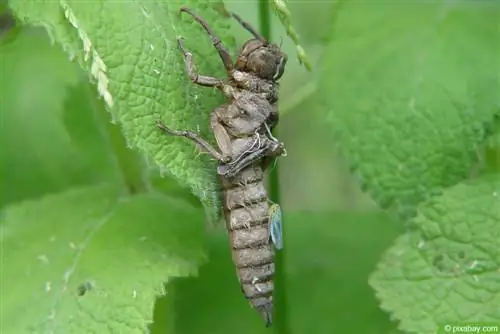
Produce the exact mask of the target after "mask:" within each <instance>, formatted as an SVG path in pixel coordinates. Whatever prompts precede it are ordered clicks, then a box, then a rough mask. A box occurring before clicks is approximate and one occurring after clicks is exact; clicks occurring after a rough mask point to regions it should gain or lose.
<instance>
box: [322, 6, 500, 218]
mask: <svg viewBox="0 0 500 334" xmlns="http://www.w3.org/2000/svg"><path fill="white" fill-rule="evenodd" d="M499 15H500V2H498V1H491V2H467V1H466V2H463V1H462V2H445V1H439V2H403V1H402V2H399V3H398V2H396V3H395V2H391V3H390V4H389V3H387V4H384V3H381V2H380V1H368V2H367V1H364V2H358V1H346V2H345V3H344V4H343V5H342V7H341V9H340V11H339V13H338V15H337V18H336V21H335V22H334V23H333V27H332V30H331V32H332V33H334V38H333V40H332V43H331V44H330V46H329V48H328V50H327V51H326V54H325V55H324V58H323V69H322V71H321V72H320V73H321V75H322V77H321V80H320V84H319V87H320V90H321V93H320V94H321V95H322V100H323V102H324V103H325V105H326V106H327V108H328V110H329V113H328V117H329V121H330V126H331V128H332V130H333V131H334V132H335V133H336V135H337V137H338V143H339V145H340V147H341V148H342V150H343V151H344V154H345V155H346V157H347V158H348V160H349V162H350V164H351V167H352V168H353V169H354V171H355V173H356V175H357V176H358V178H359V179H360V181H361V183H362V185H363V187H364V188H366V189H367V190H368V192H369V193H370V194H371V195H372V196H373V197H374V198H375V200H377V201H378V202H379V204H380V205H381V206H383V207H388V206H391V205H393V206H394V207H395V208H397V209H399V211H400V213H402V214H413V213H414V210H415V205H416V204H417V203H419V202H420V201H422V200H423V199H425V198H426V196H427V194H429V193H431V192H433V193H434V192H436V191H437V190H438V189H440V188H441V187H446V186H450V185H453V184H455V183H457V182H460V181H461V180H463V179H465V178H466V177H467V176H468V173H469V170H470V168H471V167H472V166H473V165H474V163H475V162H476V159H477V155H476V148H477V146H478V145H479V144H480V143H481V142H482V141H483V140H484V137H485V129H484V127H485V125H487V123H488V122H490V121H492V119H493V115H494V114H495V113H498V112H499V111H500V109H499V108H498V106H499V104H498V101H499V100H498V92H499V91H500V79H499V76H498V73H500V62H499V61H498V60H499V59H500V49H499V48H498V47H497V46H498V40H499V37H500V35H499V34H500V30H498V17H499ZM325 117H326V115H325Z"/></svg>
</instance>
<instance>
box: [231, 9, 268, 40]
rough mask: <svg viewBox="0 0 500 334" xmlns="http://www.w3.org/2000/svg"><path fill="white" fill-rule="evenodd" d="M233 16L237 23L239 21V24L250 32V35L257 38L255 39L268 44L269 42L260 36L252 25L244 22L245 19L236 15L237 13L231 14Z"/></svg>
mask: <svg viewBox="0 0 500 334" xmlns="http://www.w3.org/2000/svg"><path fill="white" fill-rule="evenodd" d="M231 15H232V16H233V17H234V19H235V20H236V21H238V23H239V24H241V26H242V27H243V28H245V30H246V31H248V32H249V33H251V34H252V35H254V36H255V38H257V39H258V40H259V41H262V42H264V43H266V44H267V43H268V42H267V39H265V38H264V37H263V36H262V35H261V34H259V33H258V32H257V31H256V30H255V29H254V28H253V27H252V26H251V25H250V23H248V22H246V21H243V19H242V18H241V17H240V16H239V15H238V14H235V13H231Z"/></svg>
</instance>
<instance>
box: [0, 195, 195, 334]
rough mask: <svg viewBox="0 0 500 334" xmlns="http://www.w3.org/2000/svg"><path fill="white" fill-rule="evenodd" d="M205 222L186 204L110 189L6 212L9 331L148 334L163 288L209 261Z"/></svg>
mask: <svg viewBox="0 0 500 334" xmlns="http://www.w3.org/2000/svg"><path fill="white" fill-rule="evenodd" d="M203 217H204V215H203V211H202V210H201V209H195V208H193V207H192V206H191V205H189V204H187V203H185V202H183V201H180V200H178V199H173V198H170V197H167V196H164V195H160V194H154V193H152V194H143V195H138V196H134V197H123V196H122V195H120V192H119V191H118V190H117V189H114V188H113V187H108V186H95V187H88V188H80V189H74V190H70V191H66V192H63V193H60V194H56V195H50V196H46V197H44V198H42V199H40V200H37V201H28V202H22V203H19V204H16V205H12V206H10V207H7V208H6V209H5V210H4V211H3V212H2V221H1V225H0V229H1V234H0V235H1V240H0V242H1V244H2V277H1V285H2V308H1V311H0V322H1V323H2V330H3V331H4V332H5V333H19V334H21V333H91V332H92V333H103V334H104V333H145V332H146V329H147V326H148V325H149V324H150V323H151V322H152V318H153V306H154V302H155V299H156V297H157V296H161V295H164V294H165V291H164V288H163V286H164V285H163V284H164V283H165V282H166V281H168V280H169V279H170V278H171V277H175V276H186V275H192V274H194V273H196V270H197V268H198V265H199V263H200V262H201V261H202V260H203V259H204V255H203V252H202V249H201V245H202V237H203V228H202V227H203ZM167 289H168V287H167ZM167 292H168V291H167ZM165 316H167V315H165Z"/></svg>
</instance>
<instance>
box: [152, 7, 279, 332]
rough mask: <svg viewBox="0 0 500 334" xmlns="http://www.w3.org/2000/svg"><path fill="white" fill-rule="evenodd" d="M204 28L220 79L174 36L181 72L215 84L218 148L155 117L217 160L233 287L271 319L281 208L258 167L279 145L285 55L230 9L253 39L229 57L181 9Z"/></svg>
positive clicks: (263, 166)
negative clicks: (202, 69) (221, 70)
mask: <svg viewBox="0 0 500 334" xmlns="http://www.w3.org/2000/svg"><path fill="white" fill-rule="evenodd" d="M180 11H181V12H185V13H188V14H189V15H191V16H192V17H193V18H194V19H195V20H196V21H197V22H198V23H200V24H201V26H202V27H203V28H204V30H205V31H206V32H207V34H208V35H209V36H210V38H211V39H212V43H213V45H214V47H215V49H216V50H217V52H218V53H219V56H220V58H221V59H222V62H223V64H224V67H225V68H226V71H227V76H228V78H227V80H222V79H218V78H214V77H210V76H205V75H201V74H198V73H197V72H196V69H195V66H194V63H193V59H192V54H191V53H190V52H189V51H188V50H187V49H186V47H185V46H184V40H183V39H182V38H179V39H178V44H179V48H180V50H181V51H182V53H183V55H184V63H185V67H186V72H187V73H188V75H189V78H190V79H191V81H192V82H193V83H195V84H198V85H202V86H207V87H215V88H218V89H219V90H220V91H222V92H223V94H224V95H225V97H226V99H227V102H226V103H225V104H223V105H222V106H220V107H218V108H216V109H215V110H214V111H213V112H212V114H211V121H210V126H211V129H212V131H213V134H214V136H215V139H216V142H217V145H218V149H217V148H214V147H213V146H211V145H210V143H209V142H208V141H206V140H205V139H203V138H201V137H200V136H199V134H198V133H196V132H193V131H186V130H173V129H170V128H168V127H167V126H165V125H164V124H163V123H161V122H158V127H159V128H160V129H162V130H163V131H165V132H166V133H167V134H169V135H173V136H182V137H186V138H188V139H189V140H191V141H193V142H195V143H196V144H198V146H199V147H201V148H202V149H203V150H204V151H206V152H207V153H209V154H210V155H211V156H212V157H213V158H214V159H216V160H217V161H218V162H219V164H218V167H217V173H218V175H219V179H220V184H221V197H222V211H223V213H224V217H225V219H226V227H227V229H228V232H229V236H230V242H231V247H232V257H233V262H234V263H235V266H236V271H237V275H238V278H239V280H240V283H241V288H242V291H243V293H244V294H245V296H246V298H247V299H248V300H249V301H250V304H251V305H252V307H254V308H255V309H256V310H257V311H258V312H259V313H260V314H261V315H262V317H263V318H264V321H265V323H266V325H270V324H271V322H272V310H273V291H274V285H273V277H274V256H275V249H281V248H282V247H283V238H282V235H281V230H282V229H281V210H280V207H279V205H277V204H273V203H271V202H270V200H269V197H268V195H267V192H266V189H265V187H264V183H263V177H264V170H265V169H266V168H267V167H268V166H269V165H270V163H271V162H272V161H273V160H274V159H275V158H276V157H278V156H281V155H284V154H285V152H286V151H285V148H284V145H283V144H282V143H281V142H279V141H278V140H277V139H276V138H275V137H273V135H272V134H271V130H272V128H273V127H274V126H276V124H277V122H278V106H277V102H278V88H279V85H278V83H277V80H279V79H280V78H281V76H282V75H283V72H284V69H285V64H286V61H287V56H286V55H285V54H284V53H283V52H282V51H281V50H280V48H279V47H278V46H277V45H276V44H272V43H269V42H268V41H267V40H266V39H265V38H264V37H262V36H261V35H259V34H258V33H257V32H256V31H255V30H254V29H253V28H252V27H251V26H250V25H249V24H248V23H246V22H244V21H243V20H242V19H241V18H240V17H239V16H237V15H236V14H232V15H233V17H234V18H235V19H236V20H237V21H238V22H239V23H240V24H241V25H242V26H243V27H244V28H245V29H246V30H247V31H249V32H250V33H251V34H252V35H253V36H254V38H253V39H250V40H248V41H247V42H246V43H245V44H243V46H242V48H241V50H240V53H239V55H238V58H237V60H236V61H235V62H234V64H233V62H232V60H231V56H230V55H229V53H228V51H227V50H226V49H225V47H224V46H223V44H222V42H221V41H220V39H219V38H218V37H216V36H215V35H214V33H213V32H212V30H211V28H210V27H209V26H208V24H207V23H206V22H205V20H204V19H203V18H201V17H200V16H198V15H196V14H195V13H194V12H192V11H191V10H190V9H188V8H184V7H183V8H181V9H180Z"/></svg>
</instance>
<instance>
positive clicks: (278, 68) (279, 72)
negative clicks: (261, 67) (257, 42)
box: [273, 56, 287, 80]
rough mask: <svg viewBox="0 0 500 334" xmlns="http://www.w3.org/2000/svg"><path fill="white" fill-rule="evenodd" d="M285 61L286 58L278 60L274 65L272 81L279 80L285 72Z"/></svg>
mask: <svg viewBox="0 0 500 334" xmlns="http://www.w3.org/2000/svg"><path fill="white" fill-rule="evenodd" d="M286 61H287V57H286V56H284V57H281V58H280V61H279V62H278V64H277V65H276V71H275V72H274V75H273V80H279V78H281V76H282V75H283V73H284V72H285V65H286Z"/></svg>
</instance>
